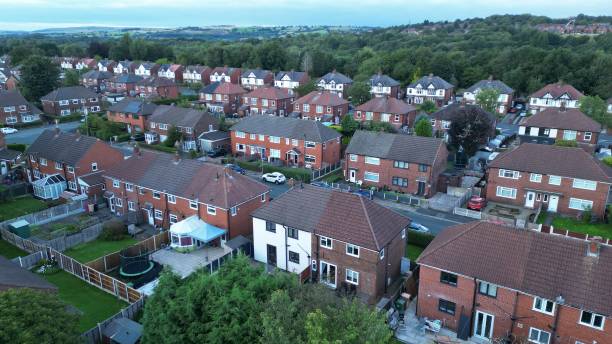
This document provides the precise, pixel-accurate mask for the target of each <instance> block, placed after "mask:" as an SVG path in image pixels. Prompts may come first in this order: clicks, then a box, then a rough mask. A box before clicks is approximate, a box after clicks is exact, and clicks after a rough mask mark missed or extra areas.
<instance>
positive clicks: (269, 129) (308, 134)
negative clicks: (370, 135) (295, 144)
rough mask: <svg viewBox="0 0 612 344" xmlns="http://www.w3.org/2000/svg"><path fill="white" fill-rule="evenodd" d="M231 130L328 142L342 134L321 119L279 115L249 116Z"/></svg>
mask: <svg viewBox="0 0 612 344" xmlns="http://www.w3.org/2000/svg"><path fill="white" fill-rule="evenodd" d="M231 130H232V131H244V132H246V133H249V134H261V135H271V136H279V137H288V138H291V139H297V140H307V141H314V142H327V141H329V140H333V139H339V138H340V137H341V136H342V135H340V133H339V132H337V131H336V130H334V129H332V128H329V127H327V126H325V125H324V124H323V123H321V122H319V121H306V120H303V119H298V118H290V117H277V116H249V117H246V118H243V119H241V120H240V121H238V123H236V124H234V125H233V126H232V128H231Z"/></svg>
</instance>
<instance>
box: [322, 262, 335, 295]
mask: <svg viewBox="0 0 612 344" xmlns="http://www.w3.org/2000/svg"><path fill="white" fill-rule="evenodd" d="M321 282H322V283H325V284H327V285H328V286H330V287H332V288H335V287H336V266H335V265H333V264H329V263H326V262H323V261H322V262H321Z"/></svg>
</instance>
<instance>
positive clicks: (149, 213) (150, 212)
mask: <svg viewBox="0 0 612 344" xmlns="http://www.w3.org/2000/svg"><path fill="white" fill-rule="evenodd" d="M144 211H146V212H147V222H149V224H150V225H151V226H155V219H153V209H145V210H144Z"/></svg>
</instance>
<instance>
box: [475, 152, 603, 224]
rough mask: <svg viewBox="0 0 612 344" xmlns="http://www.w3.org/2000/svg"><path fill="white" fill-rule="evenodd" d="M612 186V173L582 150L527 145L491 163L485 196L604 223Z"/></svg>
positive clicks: (492, 199) (502, 155)
mask: <svg viewBox="0 0 612 344" xmlns="http://www.w3.org/2000/svg"><path fill="white" fill-rule="evenodd" d="M611 185H612V168H610V167H608V166H606V165H604V164H603V163H601V162H600V161H598V160H597V159H595V158H594V157H593V156H591V155H590V154H589V153H587V152H585V151H584V150H583V149H581V148H571V147H559V146H552V145H541V144H534V143H523V144H521V145H520V146H519V147H517V148H516V149H514V150H512V151H509V152H506V153H503V154H500V155H499V156H498V157H497V158H495V160H493V162H492V163H491V164H489V167H488V171H487V190H486V191H487V198H488V199H489V200H490V201H495V202H499V203H506V204H510V205H515V206H522V207H525V208H528V209H537V208H538V207H542V208H543V210H546V211H548V212H553V213H556V212H559V213H562V214H568V215H577V214H579V213H581V212H583V211H586V210H590V211H592V214H593V216H594V217H596V218H600V219H601V218H603V216H604V213H605V211H606V204H607V203H608V202H609V195H610V186H611Z"/></svg>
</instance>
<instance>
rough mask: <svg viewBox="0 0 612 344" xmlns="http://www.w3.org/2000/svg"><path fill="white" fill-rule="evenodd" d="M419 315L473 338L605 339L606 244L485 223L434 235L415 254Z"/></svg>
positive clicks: (611, 333)
mask: <svg viewBox="0 0 612 344" xmlns="http://www.w3.org/2000/svg"><path fill="white" fill-rule="evenodd" d="M417 263H418V264H419V268H418V276H419V285H418V288H419V289H418V293H417V295H418V299H417V306H416V309H417V316H418V317H419V318H420V317H427V318H429V319H438V320H441V321H442V324H443V326H444V327H447V328H449V329H452V330H454V331H457V337H458V338H461V339H466V340H467V339H468V338H469V339H470V340H471V342H484V341H486V342H489V341H494V340H495V338H509V341H511V342H513V343H527V342H529V343H539V344H548V343H571V344H580V343H609V342H611V340H612V330H611V326H612V325H611V324H610V321H611V317H612V296H611V295H610V294H609V293H607V291H608V286H609V285H610V284H611V283H612V273H611V272H612V247H611V246H609V245H604V244H601V243H599V242H597V241H591V242H589V241H585V240H580V239H575V238H570V237H565V236H560V235H551V234H547V233H540V232H537V231H532V230H522V229H516V228H512V227H505V226H503V225H499V224H494V223H489V222H471V223H465V224H460V225H456V226H452V227H449V228H447V229H445V230H444V231H443V232H442V233H440V234H438V235H436V237H435V239H434V240H433V241H432V242H431V243H430V244H429V245H428V246H427V248H426V249H425V251H423V253H422V254H421V255H420V257H419V258H418V261H417Z"/></svg>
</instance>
